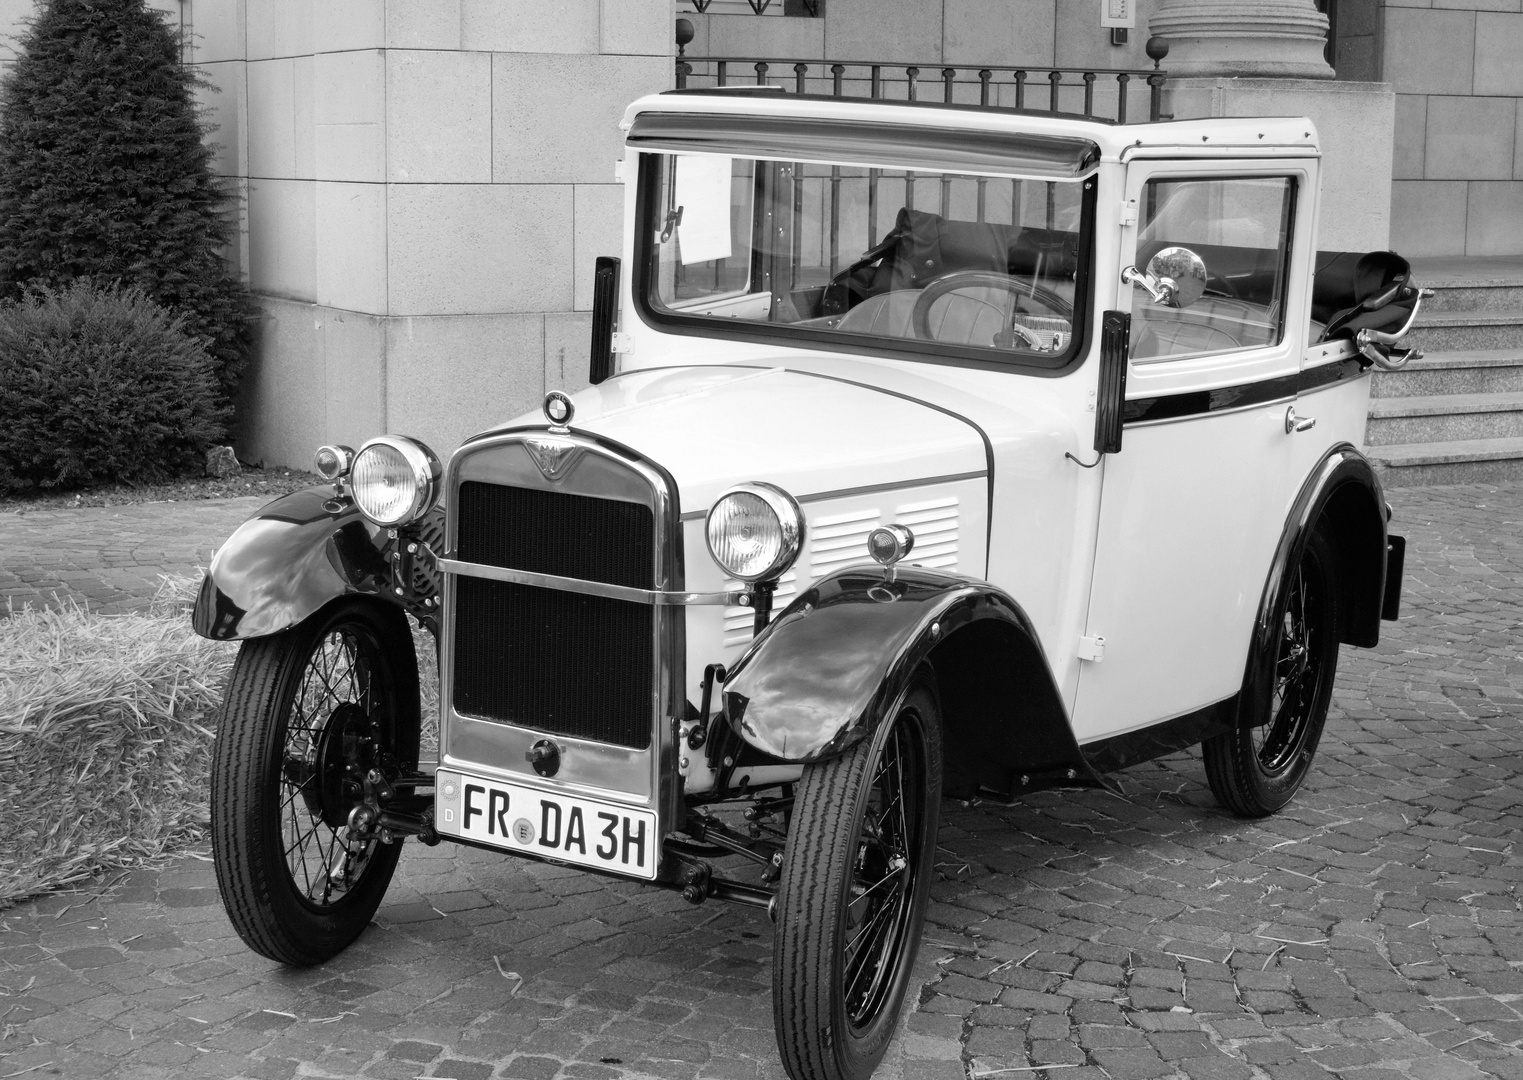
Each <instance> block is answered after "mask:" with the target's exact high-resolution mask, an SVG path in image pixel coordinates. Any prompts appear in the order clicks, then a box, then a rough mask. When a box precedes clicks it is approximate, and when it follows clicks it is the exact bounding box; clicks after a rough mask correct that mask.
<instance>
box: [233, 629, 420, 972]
mask: <svg viewBox="0 0 1523 1080" xmlns="http://www.w3.org/2000/svg"><path fill="white" fill-rule="evenodd" d="M417 754H418V671H417V659H416V656H415V655H414V652H413V647H412V639H411V635H410V634H409V633H408V630H407V625H406V620H405V617H404V616H403V615H402V614H401V612H400V611H397V610H395V609H391V608H386V607H382V606H380V605H378V604H376V603H375V602H373V601H365V600H361V599H346V600H342V601H339V602H337V603H335V604H331V605H329V606H328V607H326V608H324V609H323V610H322V611H320V612H318V613H317V614H316V615H314V616H312V617H311V618H310V619H308V620H307V621H306V622H304V623H302V624H301V625H299V626H296V627H293V628H291V629H290V630H286V631H283V632H282V633H279V634H275V635H273V636H271V637H266V638H257V639H253V640H250V641H246V642H244V643H243V647H242V649H241V650H240V651H239V654H238V660H237V663H236V664H235V665H234V667H233V673H232V675H231V676H230V677H229V679H228V686H227V691H226V694H225V696H224V705H223V713H222V718H221V725H220V730H219V732H218V734H217V743H216V747H215V750H214V752H213V757H212V777H211V802H212V805H211V811H212V813H211V817H212V850H213V856H214V860H215V863H216V869H217V883H218V885H219V886H220V888H221V892H222V899H223V903H224V904H225V906H226V907H227V912H228V918H229V919H230V920H231V921H232V924H233V928H234V929H236V930H237V931H238V934H239V936H240V937H242V938H243V940H244V941H245V942H246V943H247V944H248V946H249V947H250V948H252V949H253V950H254V951H255V952H258V953H260V954H261V955H263V956H267V957H269V958H270V959H272V960H278V961H280V962H282V963H286V964H297V965H309V964H317V963H321V962H322V961H324V960H327V959H328V958H330V957H332V956H334V955H335V954H337V953H338V952H339V951H341V950H342V949H343V948H344V947H345V946H347V945H348V944H349V943H350V942H351V941H353V940H354V939H355V938H356V937H358V936H359V935H360V933H361V932H362V931H363V930H364V929H365V927H366V926H367V925H368V924H369V922H370V918H371V916H372V915H374V914H375V910H376V908H377V907H378V906H380V903H381V898H382V897H383V896H384V895H385V892H386V886H387V884H388V883H389V882H390V880H391V875H392V872H393V871H394V870H395V869H396V864H397V858H398V856H399V855H400V851H401V844H400V843H392V844H384V843H381V842H380V841H379V840H376V839H360V838H357V837H352V836H351V835H350V833H349V826H348V821H349V812H350V810H352V809H353V808H354V807H355V806H356V805H358V804H359V802H360V801H361V799H362V796H363V791H364V788H363V780H364V777H365V774H366V773H367V772H368V771H370V770H371V769H372V768H379V769H381V770H382V771H383V772H390V773H392V774H393V775H395V772H396V770H397V769H399V768H402V767H407V768H411V767H413V766H415V765H416V763H417Z"/></svg>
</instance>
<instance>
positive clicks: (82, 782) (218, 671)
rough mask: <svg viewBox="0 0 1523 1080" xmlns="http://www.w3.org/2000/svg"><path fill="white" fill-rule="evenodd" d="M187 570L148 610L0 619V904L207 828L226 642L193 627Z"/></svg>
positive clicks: (123, 863) (166, 847) (21, 614)
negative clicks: (187, 599)
mask: <svg viewBox="0 0 1523 1080" xmlns="http://www.w3.org/2000/svg"><path fill="white" fill-rule="evenodd" d="M188 580H189V579H183V578H181V579H171V580H168V581H166V582H165V584H164V586H163V587H162V588H161V590H160V593H159V596H158V597H156V598H155V602H154V605H153V607H152V608H151V609H150V611H149V613H148V614H130V615H114V616H103V615H93V614H90V613H88V612H86V611H84V610H82V609H80V608H78V607H72V608H65V609H62V610H51V611H50V610H45V609H36V608H23V609H22V610H20V611H13V612H11V614H10V617H9V618H5V619H0V908H4V907H7V906H9V905H10V904H12V903H15V902H16V901H18V900H21V899H24V898H25V897H28V896H32V895H36V894H38V893H41V892H46V891H48V890H50V889H57V888H61V887H64V886H68V885H73V884H77V883H80V882H83V881H86V880H88V879H91V878H94V877H97V876H98V875H100V874H102V873H104V872H107V871H110V870H115V869H121V868H127V867H137V866H143V865H151V864H154V863H155V862H157V861H159V860H161V859H162V858H163V857H164V855H165V854H166V853H167V852H169V851H172V850H174V849H177V848H180V847H183V846H185V845H186V844H189V843H193V842H196V841H198V840H200V839H202V838H203V837H204V836H205V835H206V828H207V790H206V778H207V768H208V763H209V759H210V750H211V742H212V737H213V730H212V729H213V727H214V726H215V715H216V709H217V706H218V703H219V702H220V700H221V696H222V683H223V681H224V679H225V678H226V675H227V671H228V669H229V667H230V666H231V662H232V658H233V655H234V652H235V647H234V646H233V645H231V644H229V643H226V642H212V641H207V640H205V639H203V638H199V637H197V636H196V635H195V634H194V633H193V632H192V631H191V628H190V622H189V620H188V619H187V618H186V617H185V613H184V608H185V605H184V601H183V597H184V595H185V592H186V583H187V581H188Z"/></svg>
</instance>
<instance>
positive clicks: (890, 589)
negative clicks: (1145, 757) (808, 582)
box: [723, 567, 1101, 790]
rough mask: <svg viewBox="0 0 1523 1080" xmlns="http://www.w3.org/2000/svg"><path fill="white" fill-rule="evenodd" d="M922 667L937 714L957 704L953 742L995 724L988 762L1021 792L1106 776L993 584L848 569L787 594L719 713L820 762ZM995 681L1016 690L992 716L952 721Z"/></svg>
mask: <svg viewBox="0 0 1523 1080" xmlns="http://www.w3.org/2000/svg"><path fill="white" fill-rule="evenodd" d="M959 642H961V643H964V644H967V645H969V646H976V647H977V651H976V655H977V656H978V658H979V662H977V663H974V664H971V665H970V664H967V663H961V664H959V663H958V662H957V661H958V660H960V659H963V657H962V656H961V647H960V646H959ZM996 642H997V643H998V644H997V645H994V646H993V647H992V648H991V643H996ZM968 655H969V656H972V655H975V653H974V652H973V651H971V650H970V651H968ZM923 663H929V664H930V666H931V667H933V668H934V669H936V671H937V677H938V682H939V683H940V684H941V686H942V698H943V702H944V711H945V707H946V706H952V707H953V711H951V712H948V714H947V715H946V716H945V717H944V726H945V729H946V731H947V733H948V738H949V739H952V738H955V737H957V733H958V732H960V731H968V732H970V733H971V732H975V731H977V732H981V733H983V734H988V733H990V732H992V731H993V730H994V729H995V728H998V729H1000V732H1001V735H1000V737H999V738H998V739H995V740H993V744H992V745H990V746H989V750H990V751H991V752H992V753H993V754H994V756H995V757H998V758H1000V759H1001V760H1000V761H998V762H996V763H995V765H994V769H993V773H994V774H997V775H998V776H999V779H1000V780H1001V781H1004V780H1010V781H1011V783H1012V788H1015V787H1019V788H1021V789H1023V790H1032V789H1034V788H1036V787H1043V786H1051V785H1052V784H1085V783H1090V784H1092V783H1100V782H1101V781H1100V780H1099V778H1098V776H1097V775H1096V774H1095V773H1094V772H1093V770H1092V769H1091V768H1090V766H1089V764H1088V763H1087V762H1086V761H1085V759H1084V756H1083V754H1081V753H1080V752H1079V747H1078V743H1077V741H1076V740H1075V739H1074V735H1073V728H1072V726H1071V725H1070V723H1069V720H1068V715H1067V712H1066V710H1065V709H1064V707H1063V703H1062V698H1061V695H1060V694H1059V693H1058V689H1057V685H1056V683H1055V681H1054V680H1053V678H1052V672H1051V670H1050V668H1049V667H1048V664H1047V661H1046V657H1045V655H1044V654H1043V652H1042V648H1041V644H1040V642H1039V641H1038V639H1037V635H1036V631H1035V629H1034V628H1033V627H1032V625H1031V621H1030V620H1029V619H1028V618H1027V617H1026V613H1025V612H1024V611H1022V610H1021V607H1020V605H1019V604H1017V603H1016V602H1015V601H1014V600H1013V599H1011V598H1010V597H1009V596H1008V595H1006V594H1005V593H1003V592H1001V591H1000V590H999V589H996V588H994V587H993V586H992V585H989V584H988V583H987V582H982V581H977V580H974V579H970V578H963V577H957V576H954V575H950V574H943V573H938V572H936V571H933V570H925V569H921V568H918V567H903V568H896V569H895V570H894V571H892V572H885V571H883V570H881V569H878V568H876V567H874V568H870V569H869V568H864V567H855V568H847V569H843V570H840V571H837V572H836V573H834V574H831V575H829V576H827V577H825V578H823V579H821V580H820V581H818V582H816V583H815V584H814V585H813V586H812V587H811V588H809V589H808V590H806V591H805V592H804V593H802V594H801V595H800V596H798V597H797V598H795V599H794V601H793V603H791V604H789V605H788V607H787V608H785V609H784V610H783V612H782V613H781V614H780V615H778V616H777V617H776V618H775V619H774V620H773V622H772V624H771V625H770V626H768V627H767V629H766V630H764V631H763V632H762V633H761V635H759V636H758V637H757V638H756V640H755V641H753V642H752V643H751V646H750V647H749V648H748V649H747V650H746V652H745V653H744V654H743V655H742V656H741V658H740V659H739V660H738V661H736V663H735V664H734V666H733V667H732V668H731V670H730V672H729V675H728V677H727V679H726V681H725V684H724V694H723V701H724V710H725V716H726V719H727V720H728V722H729V724H730V726H731V727H732V728H733V730H734V731H735V733H736V734H737V735H738V736H739V738H740V739H741V740H742V741H744V742H746V743H747V744H749V745H750V746H752V747H754V748H755V749H757V750H760V751H761V752H763V753H765V754H768V755H770V756H772V757H773V758H777V759H781V760H784V761H790V762H808V761H819V760H823V759H825V758H829V757H833V756H835V755H837V754H840V753H842V752H843V751H845V750H846V749H847V748H849V747H851V746H852V745H853V744H855V743H856V742H857V741H859V740H861V739H864V738H866V737H868V736H869V735H871V734H872V733H873V732H874V731H875V730H876V729H877V727H878V725H880V724H881V723H883V721H884V720H885V719H887V718H888V717H889V713H890V710H891V709H892V708H893V706H894V703H895V702H897V701H898V700H899V698H900V696H901V695H902V694H903V692H904V690H905V688H906V687H907V686H908V685H909V682H910V679H911V678H912V677H913V675H914V673H915V671H916V669H917V668H918V667H919V666H920V665H921V664H923ZM1013 671H1017V672H1019V678H1018V679H1017V680H1015V681H1014V682H1012V681H1011V679H1010V674H1011V672H1013ZM949 678H955V680H956V681H955V684H949ZM985 682H987V683H988V684H989V685H988V687H985V688H984V691H983V692H980V690H979V687H980V686H981V685H982V684H983V683H985ZM996 685H998V686H1011V687H1018V688H1019V693H1018V694H1015V695H1011V696H1010V697H1006V698H1005V699H1004V700H1000V701H998V702H997V706H996V710H995V711H996V712H997V713H998V716H997V723H986V722H984V720H985V718H980V720H979V721H977V722H969V721H965V720H964V718H963V717H961V716H960V715H957V713H958V712H960V711H961V705H962V704H963V703H965V702H967V701H969V700H980V701H983V702H986V703H987V702H989V701H990V700H991V699H992V698H993V693H992V692H993V690H994V688H995V687H996ZM978 741H979V742H980V743H982V742H983V739H982V738H979V740H978ZM967 749H970V750H971V752H972V753H973V754H974V756H977V755H978V753H979V752H980V751H979V748H978V747H970V748H967ZM957 756H958V755H949V761H950V760H952V759H953V758H955V757H957ZM984 771H985V772H986V773H987V772H988V770H984ZM1022 778H1024V783H1022V782H1021V781H1022Z"/></svg>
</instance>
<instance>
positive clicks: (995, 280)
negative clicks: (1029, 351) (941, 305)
mask: <svg viewBox="0 0 1523 1080" xmlns="http://www.w3.org/2000/svg"><path fill="white" fill-rule="evenodd" d="M964 289H1002V290H1004V291H1005V292H1008V293H1010V294H1011V295H1012V296H1013V297H1014V298H1015V311H1016V312H1019V311H1021V301H1023V300H1024V301H1027V302H1028V303H1029V302H1031V301H1033V300H1034V301H1036V302H1038V303H1040V304H1041V305H1042V306H1043V307H1045V308H1046V309H1047V312H1050V313H1051V314H1054V315H1058V316H1060V317H1061V318H1064V319H1070V320H1071V319H1072V318H1073V305H1072V304H1070V303H1069V302H1068V301H1067V300H1064V299H1063V298H1062V297H1061V296H1059V295H1058V294H1057V293H1055V292H1053V291H1052V290H1051V289H1048V288H1044V287H1043V286H1041V285H1038V284H1036V283H1035V282H1031V281H1021V280H1019V279H1017V278H1012V277H1010V276H1009V275H1008V274H996V273H992V272H990V271H987V270H954V271H952V272H951V273H950V274H942V275H941V276H940V277H938V278H934V279H933V280H932V281H930V282H929V283H928V284H927V285H926V287H925V288H924V289H923V290H922V291H921V293H920V295H919V297H917V298H916V300H915V307H914V309H913V310H912V311H911V312H910V327H911V328H912V329H913V330H914V333H915V336H916V337H917V338H923V339H925V340H927V341H936V340H937V337H936V335H935V334H934V333H932V332H931V307H932V306H933V305H934V304H935V303H936V301H938V300H940V299H941V298H942V297H943V296H946V295H947V294H948V293H954V292H960V291H962V290H964ZM969 299H973V300H974V302H975V303H979V304H983V305H985V306H987V307H993V306H994V305H993V304H991V303H989V301H987V300H982V299H975V298H972V297H970V298H969ZM1042 314H1045V312H1044V313H1042ZM1000 315H1001V321H1002V322H1003V321H1004V313H1003V312H1001V313H1000ZM1008 326H1009V329H1010V331H1011V332H1012V333H1013V334H1015V335H1016V336H1018V337H1020V338H1021V339H1023V340H1024V341H1025V342H1026V344H1027V346H1028V347H1030V348H1033V349H1039V350H1040V349H1045V348H1046V343H1045V342H1043V341H1042V339H1041V338H1039V337H1038V336H1037V335H1036V334H1035V333H1034V332H1033V331H1031V330H1028V329H1027V328H1026V327H1024V326H1022V325H1021V324H1020V323H1010V324H1008Z"/></svg>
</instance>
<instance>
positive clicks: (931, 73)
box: [677, 54, 1168, 124]
mask: <svg viewBox="0 0 1523 1080" xmlns="http://www.w3.org/2000/svg"><path fill="white" fill-rule="evenodd" d="M1167 75H1168V73H1167V72H1165V71H1162V70H1160V69H1158V68H1156V67H1155V68H1154V69H1153V70H1152V71H1147V70H1124V69H1119V68H1095V69H1092V70H1088V71H1086V70H1082V69H1080V68H1038V67H996V66H992V65H991V66H987V67H971V66H965V67H946V66H941V65H925V66H920V65H915V64H903V65H901V64H881V63H879V64H875V63H871V62H869V61H857V60H841V61H830V60H757V59H754V58H750V57H739V56H701V57H700V56H683V55H680V54H679V55H678V57H677V89H678V90H685V89H691V88H696V87H700V86H740V85H750V84H751V83H752V80H753V79H754V82H755V85H757V86H766V85H769V84H771V85H780V86H782V88H783V89H785V90H786V89H788V86H787V83H788V82H790V81H791V82H792V84H793V90H794V92H796V93H800V94H806V93H810V94H828V95H830V96H831V97H838V98H851V97H867V98H875V99H887V100H897V101H935V100H940V101H944V102H949V103H954V104H965V105H978V106H980V107H984V108H988V107H990V106H1009V107H1013V108H1017V109H1037V110H1041V111H1046V112H1055V113H1058V112H1062V113H1071V114H1078V115H1082V116H1098V115H1099V114H1098V113H1097V112H1096V111H1095V110H1096V105H1097V102H1096V99H1097V97H1099V98H1100V104H1102V105H1103V104H1106V103H1107V102H1106V99H1108V98H1110V97H1111V95H1112V94H1114V95H1115V102H1114V118H1115V120H1116V121H1117V122H1118V123H1123V124H1124V123H1126V117H1127V102H1128V99H1129V98H1130V97H1131V96H1132V92H1133V91H1135V90H1140V88H1141V87H1142V86H1143V85H1146V86H1147V87H1148V119H1149V120H1158V119H1161V118H1162V117H1161V113H1162V109H1163V84H1164V80H1165V78H1167ZM779 77H781V79H779ZM1044 82H1045V83H1046V86H1045V87H1044V86H1043V85H1042V84H1043V83H1044ZM938 84H939V97H938V96H937V95H938ZM1044 90H1045V94H1044V93H1043V91H1044ZM1044 97H1045V99H1046V101H1045V104H1044V103H1043V102H1042V99H1043V98H1044Z"/></svg>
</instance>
